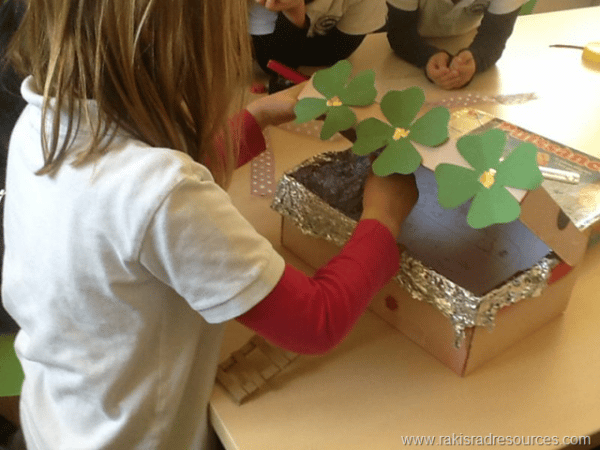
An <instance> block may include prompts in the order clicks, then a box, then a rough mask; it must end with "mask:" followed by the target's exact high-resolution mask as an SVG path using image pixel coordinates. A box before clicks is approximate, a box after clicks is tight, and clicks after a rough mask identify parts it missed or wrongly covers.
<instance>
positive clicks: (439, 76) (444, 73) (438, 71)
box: [425, 52, 450, 87]
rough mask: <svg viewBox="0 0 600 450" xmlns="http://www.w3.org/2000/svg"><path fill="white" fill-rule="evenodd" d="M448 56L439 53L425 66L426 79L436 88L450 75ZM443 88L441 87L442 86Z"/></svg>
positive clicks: (444, 53)
mask: <svg viewBox="0 0 600 450" xmlns="http://www.w3.org/2000/svg"><path fill="white" fill-rule="evenodd" d="M449 64H450V55H449V54H448V53H446V52H439V53H436V54H435V55H433V56H432V57H431V58H429V61H427V65H426V66H425V73H426V74H427V78H429V79H430V80H431V81H432V82H434V83H435V84H437V85H438V86H442V84H443V83H444V82H445V80H446V79H447V78H448V77H449V75H450V67H449ZM442 87H443V86H442Z"/></svg>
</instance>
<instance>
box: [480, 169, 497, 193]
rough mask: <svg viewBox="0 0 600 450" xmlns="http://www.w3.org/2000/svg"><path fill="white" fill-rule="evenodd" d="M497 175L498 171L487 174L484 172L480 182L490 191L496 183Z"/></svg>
mask: <svg viewBox="0 0 600 450" xmlns="http://www.w3.org/2000/svg"><path fill="white" fill-rule="evenodd" d="M495 175H496V169H490V170H486V171H485V172H483V174H482V175H481V177H479V182H480V183H481V184H483V185H484V186H485V187H486V188H488V189H489V188H491V187H492V186H493V185H494V182H495V181H496V178H495Z"/></svg>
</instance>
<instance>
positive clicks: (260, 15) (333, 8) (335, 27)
mask: <svg viewBox="0 0 600 450" xmlns="http://www.w3.org/2000/svg"><path fill="white" fill-rule="evenodd" d="M385 14H386V11H385V3H384V0H352V1H347V0H255V3H253V4H252V6H251V7H250V12H249V27H250V34H251V35H252V41H253V44H254V52H255V58H256V60H257V62H258V64H259V65H260V66H261V67H262V69H263V70H265V71H266V72H267V73H269V72H270V71H269V70H268V69H267V63H268V62H269V60H270V59H274V60H276V61H278V62H280V63H282V64H285V65H286V66H289V67H293V68H296V67H298V66H329V65H332V64H335V63H336V62H338V61H339V60H341V59H345V58H347V57H348V56H350V55H351V54H352V53H353V52H354V51H355V50H356V49H357V48H358V46H359V45H360V43H361V42H362V41H363V39H364V37H365V35H366V34H368V33H372V32H374V31H376V30H378V29H380V28H381V27H383V26H384V24H385Z"/></svg>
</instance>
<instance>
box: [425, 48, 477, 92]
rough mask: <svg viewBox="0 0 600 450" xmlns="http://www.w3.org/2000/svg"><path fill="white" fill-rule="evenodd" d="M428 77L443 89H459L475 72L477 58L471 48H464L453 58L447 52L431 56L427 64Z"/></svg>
mask: <svg viewBox="0 0 600 450" xmlns="http://www.w3.org/2000/svg"><path fill="white" fill-rule="evenodd" d="M425 71H426V73H427V77H428V78H429V79H430V80H431V81H432V82H433V83H435V84H436V85H437V86H439V87H441V88H443V89H458V88H461V87H463V86H464V85H466V84H467V83H468V82H469V81H471V78H473V75H474V74H475V60H474V59H473V54H472V53H471V52H470V51H469V50H463V51H462V52H460V53H459V54H458V55H456V56H454V57H453V58H452V59H451V57H450V55H448V54H447V53H445V52H439V53H436V54H435V55H433V56H432V57H431V58H429V61H428V62H427V65H426V66H425Z"/></svg>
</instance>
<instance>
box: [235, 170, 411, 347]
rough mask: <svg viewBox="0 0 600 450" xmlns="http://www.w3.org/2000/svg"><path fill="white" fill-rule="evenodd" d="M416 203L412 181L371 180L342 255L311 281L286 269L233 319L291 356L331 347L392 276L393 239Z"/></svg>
mask: <svg viewBox="0 0 600 450" xmlns="http://www.w3.org/2000/svg"><path fill="white" fill-rule="evenodd" d="M417 198H418V193H417V190H416V185H415V184H414V177H412V176H398V175H394V176H392V177H386V178H385V179H383V178H378V177H374V176H371V177H370V179H369V180H368V181H367V185H366V186H365V194H364V200H363V205H364V210H363V214H362V217H361V220H360V221H359V223H358V226H357V227H356V229H355V231H354V233H353V235H352V237H351V238H350V240H349V241H348V242H347V243H346V245H345V246H344V248H343V249H342V251H341V252H340V253H339V254H338V255H337V256H336V257H334V258H333V259H332V260H331V261H330V262H329V263H327V264H326V265H325V266H324V267H322V268H321V269H319V270H318V271H317V272H316V273H315V275H314V276H312V277H308V276H306V275H304V274H303V273H302V272H300V271H298V270H296V269H294V268H293V267H291V266H289V265H288V266H286V268H285V271H284V274H283V276H282V278H281V280H280V281H279V283H278V284H277V285H276V286H275V288H274V289H273V291H272V292H271V293H270V294H269V295H268V296H267V297H266V298H265V299H263V300H262V301H261V302H260V303H258V304H257V305H256V306H254V307H253V308H252V309H250V310H249V311H248V312H246V313H245V314H243V315H242V316H240V317H238V319H237V320H238V321H239V322H241V323H243V324H244V325H246V326H248V327H249V328H251V329H253V330H254V331H256V332H257V333H258V334H260V335H262V336H264V337H266V338H267V339H269V340H270V341H272V342H274V343H275V344H277V345H279V346H281V347H283V348H286V349H289V350H292V351H295V352H299V353H323V352H326V351H328V350H330V349H331V348H333V347H334V346H336V345H337V344H338V343H339V342H340V341H341V340H342V339H343V338H344V337H345V336H346V335H347V334H348V332H349V331H350V329H351V328H352V327H353V326H354V324H355V323H356V321H357V320H358V318H359V317H360V316H361V315H362V313H363V312H364V310H365V309H366V307H367V305H368V304H369V302H370V301H371V299H372V298H373V296H374V295H375V294H376V293H377V292H378V291H379V290H380V289H381V288H382V287H383V286H384V285H385V284H386V283H387V282H388V281H389V280H390V278H391V277H392V276H393V275H394V274H395V273H396V272H397V271H398V265H399V255H398V248H397V245H396V241H395V238H394V237H395V236H397V235H398V234H399V232H400V226H401V223H402V222H403V221H404V219H405V218H406V216H408V214H409V213H410V211H411V209H412V207H413V205H414V204H415V203H416V201H417Z"/></svg>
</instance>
